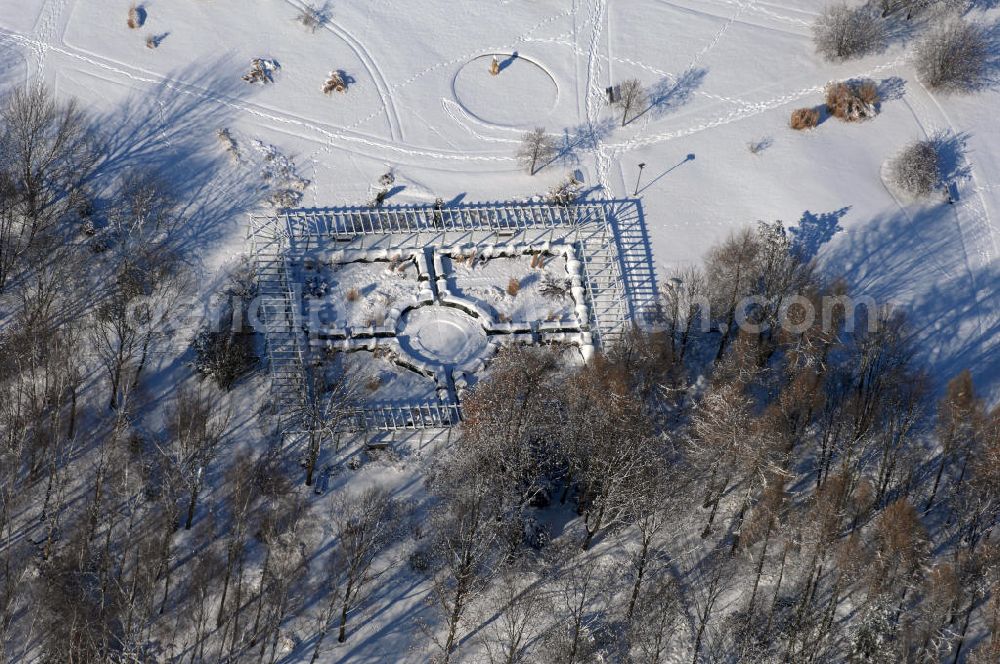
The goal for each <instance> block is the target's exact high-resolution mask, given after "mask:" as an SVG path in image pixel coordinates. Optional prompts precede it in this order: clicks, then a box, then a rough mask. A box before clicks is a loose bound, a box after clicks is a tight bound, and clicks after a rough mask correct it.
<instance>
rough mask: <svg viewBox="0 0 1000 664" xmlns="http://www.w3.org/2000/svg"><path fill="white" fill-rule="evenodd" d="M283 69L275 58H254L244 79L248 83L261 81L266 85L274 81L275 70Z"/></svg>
mask: <svg viewBox="0 0 1000 664" xmlns="http://www.w3.org/2000/svg"><path fill="white" fill-rule="evenodd" d="M279 69H281V65H279V64H278V63H277V62H276V61H275V60H267V59H265V58H254V59H253V60H251V61H250V69H249V71H247V73H246V74H244V75H243V80H244V81H246V82H247V83H260V84H261V85H265V84H267V83H273V82H274V72H276V71H278V70H279Z"/></svg>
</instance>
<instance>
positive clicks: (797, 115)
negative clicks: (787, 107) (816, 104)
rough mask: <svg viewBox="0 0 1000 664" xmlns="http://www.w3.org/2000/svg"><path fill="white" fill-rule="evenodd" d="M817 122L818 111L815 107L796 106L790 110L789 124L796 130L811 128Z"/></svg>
mask: <svg viewBox="0 0 1000 664" xmlns="http://www.w3.org/2000/svg"><path fill="white" fill-rule="evenodd" d="M818 124H819V111H818V110H816V109H815V108H797V109H795V110H794V111H792V119H791V122H790V123H789V126H790V127H791V128H792V129H794V130H796V131H802V130H803V129H812V128H813V127H815V126H816V125H818Z"/></svg>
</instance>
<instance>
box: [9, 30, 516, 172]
mask: <svg viewBox="0 0 1000 664" xmlns="http://www.w3.org/2000/svg"><path fill="white" fill-rule="evenodd" d="M0 39H6V40H8V41H13V42H15V43H18V44H22V45H24V46H28V47H31V46H32V45H38V43H39V42H38V40H36V39H33V38H31V37H26V36H24V35H21V34H19V33H16V32H11V31H9V30H6V29H3V28H0ZM48 50H50V51H51V52H53V53H58V54H60V55H63V56H65V57H68V58H70V59H73V60H77V61H79V62H83V63H85V64H87V65H90V66H92V67H97V68H99V69H102V70H105V71H108V72H112V73H114V74H117V75H119V76H121V77H124V78H127V79H129V80H132V81H135V82H138V83H145V84H153V85H163V86H164V87H167V88H169V89H171V90H174V91H175V92H177V93H179V94H184V95H189V96H195V97H199V98H202V99H204V100H206V101H209V102H212V103H215V104H218V105H220V106H225V107H227V108H231V109H233V110H236V111H239V112H241V113H246V114H248V115H252V116H254V117H258V118H261V119H263V120H267V121H269V122H274V123H276V124H278V125H287V126H293V127H301V128H304V129H308V130H310V131H312V132H315V133H316V134H319V135H321V136H322V137H324V138H325V139H326V140H327V142H328V143H329V145H330V146H331V147H333V148H340V149H345V150H346V148H342V146H340V145H339V142H343V143H350V144H354V145H362V146H367V147H371V148H373V149H374V150H377V151H382V152H390V153H395V154H400V155H405V156H413V157H425V158H429V159H438V160H442V161H458V162H509V161H514V159H513V157H507V156H500V155H492V154H479V155H477V154H469V153H467V152H460V151H456V152H443V151H437V150H428V149H422V148H413V147H407V146H405V145H397V144H394V143H391V142H386V141H383V140H379V139H376V138H374V137H371V136H366V135H357V134H349V133H345V132H344V131H336V130H331V129H328V128H326V127H323V126H320V125H317V124H315V123H313V122H310V121H308V120H306V119H304V118H302V117H299V116H296V115H293V114H279V113H277V112H273V111H266V110H263V109H262V108H260V107H258V106H255V105H252V104H249V103H244V102H239V101H236V100H234V99H231V98H228V97H223V96H221V95H217V94H214V93H212V92H209V91H208V90H206V89H204V88H199V87H197V86H194V85H190V84H187V83H183V82H181V81H177V80H175V79H171V78H169V77H165V76H148V75H140V74H136V73H134V72H130V71H128V70H127V69H125V68H123V66H120V63H118V65H117V66H116V65H114V64H109V63H107V62H101V61H100V60H98V59H97V58H94V57H88V56H84V55H81V54H79V53H76V52H74V51H72V50H70V49H68V48H62V47H58V46H52V45H48ZM302 138H305V139H307V140H309V139H310V137H308V136H302ZM346 151H348V152H350V150H346ZM368 156H372V155H368Z"/></svg>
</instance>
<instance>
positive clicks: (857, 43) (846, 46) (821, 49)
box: [813, 2, 886, 60]
mask: <svg viewBox="0 0 1000 664" xmlns="http://www.w3.org/2000/svg"><path fill="white" fill-rule="evenodd" d="M813 40H814V41H815V42H816V51H817V52H818V53H820V54H821V55H822V56H823V57H825V58H826V59H827V60H846V59H849V58H859V57H862V56H865V55H868V54H869V53H874V52H876V51H879V50H881V49H882V48H884V47H885V42H886V31H885V22H884V21H882V20H881V18H880V17H879V16H878V12H877V11H875V10H874V9H873V8H872V7H871V6H869V5H867V4H865V5H860V6H856V7H851V6H849V5H848V4H847V3H845V2H839V3H837V4H833V5H829V6H827V7H826V8H825V9H824V10H823V12H822V13H821V14H820V16H819V18H817V19H816V22H815V23H814V24H813Z"/></svg>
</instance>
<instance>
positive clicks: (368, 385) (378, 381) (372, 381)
mask: <svg viewBox="0 0 1000 664" xmlns="http://www.w3.org/2000/svg"><path fill="white" fill-rule="evenodd" d="M380 387H382V377H381V376H372V377H371V378H369V379H368V380H366V381H365V389H366V390H368V391H369V392H374V391H375V390H377V389H378V388H380Z"/></svg>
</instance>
